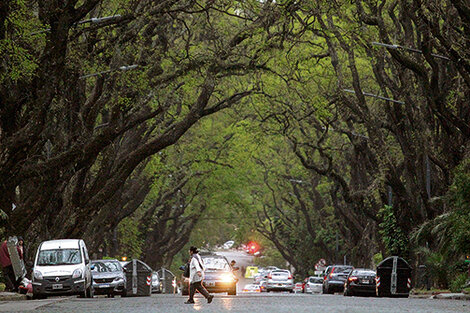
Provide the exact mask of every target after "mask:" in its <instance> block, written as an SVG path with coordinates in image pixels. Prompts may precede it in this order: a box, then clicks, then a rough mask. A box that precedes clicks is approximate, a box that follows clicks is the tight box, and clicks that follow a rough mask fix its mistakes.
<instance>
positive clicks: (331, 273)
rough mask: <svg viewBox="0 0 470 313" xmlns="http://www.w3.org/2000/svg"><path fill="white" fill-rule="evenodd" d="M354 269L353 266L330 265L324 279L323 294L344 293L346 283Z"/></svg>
mask: <svg viewBox="0 0 470 313" xmlns="http://www.w3.org/2000/svg"><path fill="white" fill-rule="evenodd" d="M353 269H354V267H352V266H351V265H330V266H328V267H327V268H326V270H325V276H324V277H323V293H335V292H343V290H344V282H345V281H346V278H348V276H349V273H351V271H352V270H353Z"/></svg>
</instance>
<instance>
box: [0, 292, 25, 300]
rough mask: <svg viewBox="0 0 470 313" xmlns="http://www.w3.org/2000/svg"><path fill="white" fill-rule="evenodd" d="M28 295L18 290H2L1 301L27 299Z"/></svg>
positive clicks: (0, 293)
mask: <svg viewBox="0 0 470 313" xmlns="http://www.w3.org/2000/svg"><path fill="white" fill-rule="evenodd" d="M26 299H27V297H26V295H21V294H19V293H16V292H7V291H0V301H16V300H26Z"/></svg>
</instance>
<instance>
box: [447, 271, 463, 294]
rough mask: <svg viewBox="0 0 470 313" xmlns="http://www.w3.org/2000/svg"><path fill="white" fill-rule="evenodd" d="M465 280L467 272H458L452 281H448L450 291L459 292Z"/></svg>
mask: <svg viewBox="0 0 470 313" xmlns="http://www.w3.org/2000/svg"><path fill="white" fill-rule="evenodd" d="M466 282H467V274H459V275H457V276H456V277H455V279H454V280H453V281H451V282H450V291H452V292H460V291H462V289H463V287H464V286H465V283H466Z"/></svg>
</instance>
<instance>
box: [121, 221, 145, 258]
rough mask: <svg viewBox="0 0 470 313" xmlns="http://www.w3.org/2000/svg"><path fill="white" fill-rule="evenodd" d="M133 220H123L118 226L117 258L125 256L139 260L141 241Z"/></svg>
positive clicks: (136, 225)
mask: <svg viewBox="0 0 470 313" xmlns="http://www.w3.org/2000/svg"><path fill="white" fill-rule="evenodd" d="M138 226H139V225H138V224H137V222H136V221H135V220H132V219H124V220H123V221H122V222H121V223H120V224H119V226H118V234H119V237H118V238H119V250H118V251H117V253H118V255H117V257H122V256H126V257H127V258H128V259H129V260H130V259H139V258H140V255H141V253H142V241H141V238H140V236H139V235H140V233H139V229H138Z"/></svg>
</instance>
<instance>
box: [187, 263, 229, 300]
mask: <svg viewBox="0 0 470 313" xmlns="http://www.w3.org/2000/svg"><path fill="white" fill-rule="evenodd" d="M201 258H202V261H203V263H204V267H205V268H206V270H205V271H204V281H203V285H204V287H206V289H207V291H209V292H211V293H217V292H227V293H228V294H229V295H236V294H237V282H238V279H237V278H236V277H235V275H234V273H233V269H232V267H231V266H230V264H229V262H228V261H227V259H226V258H225V257H224V256H221V255H217V254H203V255H201ZM188 287H189V284H188V282H186V283H184V284H183V289H182V294H183V295H188V294H189V290H188Z"/></svg>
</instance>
